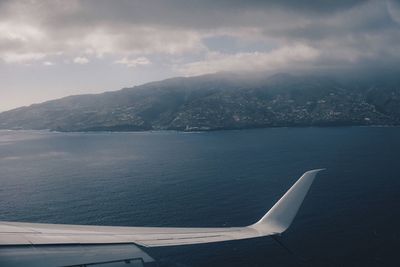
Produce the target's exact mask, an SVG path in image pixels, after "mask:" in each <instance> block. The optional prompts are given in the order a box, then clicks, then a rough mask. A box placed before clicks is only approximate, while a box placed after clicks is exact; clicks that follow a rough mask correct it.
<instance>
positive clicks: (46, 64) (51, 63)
mask: <svg viewBox="0 0 400 267" xmlns="http://www.w3.org/2000/svg"><path fill="white" fill-rule="evenodd" d="M43 65H44V66H53V65H54V63H53V62H51V61H45V62H43Z"/></svg>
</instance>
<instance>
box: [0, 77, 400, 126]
mask: <svg viewBox="0 0 400 267" xmlns="http://www.w3.org/2000/svg"><path fill="white" fill-rule="evenodd" d="M353 76H355V75H353ZM344 125H400V83H399V79H398V78H396V76H395V75H389V76H388V77H385V78H382V77H381V78H380V79H374V77H368V78H363V79H358V78H357V77H352V75H349V76H348V77H345V78H343V79H339V78H337V77H335V76H334V75H331V76H328V75H306V74H303V75H291V74H287V73H280V74H275V75H271V76H268V75H265V74H253V75H237V74H233V73H218V74H209V75H203V76H197V77H189V78H183V77H179V78H172V79H167V80H163V81H158V82H151V83H147V84H144V85H140V86H135V87H132V88H124V89H122V90H119V91H113V92H106V93H102V94H92V95H76V96H69V97H65V98H61V99H57V100H52V101H47V102H44V103H41V104H34V105H31V106H28V107H21V108H17V109H13V110H10V111H6V112H3V113H0V129H35V130H40V129H50V130H56V131H103V130H106V131H138V130H186V131H197V130H218V129H243V128H256V127H279V126H344Z"/></svg>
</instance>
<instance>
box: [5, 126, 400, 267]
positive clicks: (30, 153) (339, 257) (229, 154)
mask: <svg viewBox="0 0 400 267" xmlns="http://www.w3.org/2000/svg"><path fill="white" fill-rule="evenodd" d="M399 156H400V128H384V127H369V128H362V127H354V128H352V127H349V128H278V129H262V130H245V131H221V132H210V133H190V134H185V133H176V132H157V133H68V134H64V133H48V132H0V220H17V221H29V222H47V223H66V224H99V225H127V226H199V227H203V226H243V225H247V224H250V223H253V222H255V221H256V220H257V219H258V218H259V217H261V216H262V215H263V214H264V213H265V212H266V210H268V209H269V208H270V207H271V206H272V205H273V203H274V202H275V201H276V200H277V199H278V198H279V197H280V196H281V195H282V194H283V193H284V192H285V191H286V189H287V188H288V187H290V186H291V185H292V183H293V182H294V181H295V180H296V179H297V178H298V177H299V176H300V175H301V174H302V173H303V172H304V171H306V170H309V169H313V168H321V167H324V168H327V169H328V170H327V171H326V172H324V173H321V175H320V176H319V178H318V179H317V180H316V182H315V184H314V185H313V187H312V188H311V191H310V193H309V195H308V197H307V198H306V200H305V202H304V205H303V207H302V209H301V210H300V212H299V214H298V216H297V218H296V220H295V221H294V224H293V225H292V227H291V228H290V229H289V230H288V231H287V232H285V233H284V234H283V236H282V240H283V242H284V243H285V244H286V245H287V246H288V247H289V248H290V249H291V250H293V251H294V253H295V254H296V255H291V254H290V253H288V252H287V251H285V250H284V249H282V247H280V246H279V245H277V243H275V242H274V241H273V240H271V239H270V238H263V239H258V240H248V241H239V242H233V243H232V242H231V243H223V244H210V245H196V246H190V247H177V248H167V249H154V250H150V251H149V252H150V254H151V255H153V256H155V257H156V258H158V259H159V260H160V261H161V262H162V264H163V266H164V265H165V266H400V255H399V253H400V174H399V173H400V158H399Z"/></svg>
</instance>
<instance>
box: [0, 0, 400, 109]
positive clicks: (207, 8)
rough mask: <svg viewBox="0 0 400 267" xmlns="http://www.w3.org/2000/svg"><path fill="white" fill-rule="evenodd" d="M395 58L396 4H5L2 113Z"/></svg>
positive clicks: (399, 52)
mask: <svg viewBox="0 0 400 267" xmlns="http://www.w3.org/2000/svg"><path fill="white" fill-rule="evenodd" d="M398 63H400V1H398V0H387V1H385V0H370V1H362V0H336V1H334V0H332V1H329V0H324V1H322V0H321V1H313V0H305V1H301V0H270V1H268V0H242V1H240V0H131V1H128V0H126V1H125V0H121V1H119V0H114V1H106V0H104V1H103V0H96V1H94V0H93V1H91V0H87V1H78V0H62V1H61V0H60V1H57V0H53V1H46V0H37V1H35V0H31V1H2V0H0V98H1V103H0V110H7V109H10V108H14V107H18V106H21V105H28V104H31V103H34V102H41V101H44V100H48V99H52V98H56V97H61V96H66V95H71V94H81V93H96V92H103V91H108V90H117V89H120V88H122V87H130V86H132V85H136V84H141V83H144V82H148V81H153V80H159V79H163V78H168V77H173V76H192V75H200V74H205V73H213V72H219V71H234V72H235V71H238V72H243V71H258V72H260V71H266V72H282V71H301V70H308V71H310V70H311V71H312V70H314V69H318V70H321V69H322V70H336V69H355V68H361V67H363V66H375V67H376V68H385V67H386V68H394V67H396V66H399V65H398Z"/></svg>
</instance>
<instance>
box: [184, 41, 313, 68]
mask: <svg viewBox="0 0 400 267" xmlns="http://www.w3.org/2000/svg"><path fill="white" fill-rule="evenodd" d="M319 54H320V53H319V51H318V50H317V49H315V48H313V47H310V46H307V45H303V44H298V45H293V46H284V47H281V48H278V49H275V50H272V51H270V52H247V53H236V54H223V53H217V52H211V53H209V54H208V56H207V58H206V59H204V60H201V61H197V62H192V63H188V64H185V65H183V66H182V67H178V71H179V72H180V73H182V74H184V75H189V76H191V75H201V74H205V73H213V72H220V71H265V70H274V69H280V68H285V67H294V65H296V64H304V63H311V62H312V61H314V60H316V59H317V58H318V56H319Z"/></svg>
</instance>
